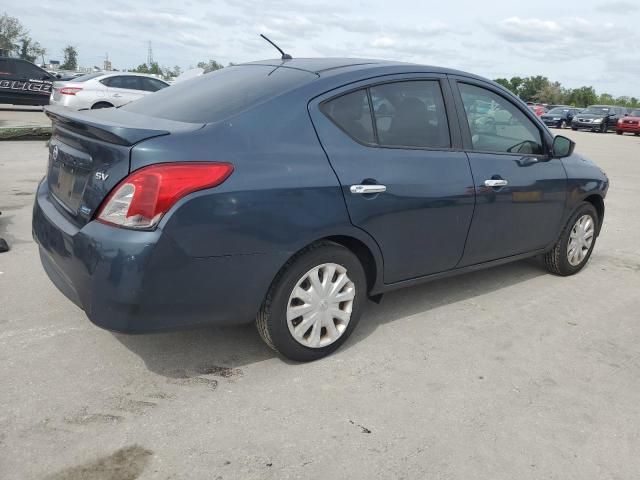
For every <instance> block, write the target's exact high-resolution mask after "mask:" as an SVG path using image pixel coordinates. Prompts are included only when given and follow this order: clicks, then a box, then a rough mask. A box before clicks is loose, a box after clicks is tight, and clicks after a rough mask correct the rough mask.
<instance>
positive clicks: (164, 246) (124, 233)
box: [33, 182, 279, 333]
mask: <svg viewBox="0 0 640 480" xmlns="http://www.w3.org/2000/svg"><path fill="white" fill-rule="evenodd" d="M33 236H34V239H35V240H36V242H37V243H38V245H39V248H40V257H41V260H42V265H43V267H44V269H45V271H46V273H47V275H48V276H49V278H50V279H51V281H52V282H53V283H54V284H55V285H56V287H58V289H59V290H60V291H61V292H62V293H63V294H64V295H65V296H66V297H67V298H69V299H70V300H71V301H73V302H74V303H75V304H76V305H78V306H79V307H80V308H82V309H83V310H84V311H85V313H86V315H87V316H88V317H89V319H90V320H91V321H92V322H93V323H94V324H96V325H98V326H100V327H102V328H106V329H108V330H114V331H118V332H125V333H143V332H152V331H161V330H168V329H179V328H186V327H193V326H200V325H212V324H216V325H221V324H226V325H228V324H238V323H248V322H251V321H253V319H254V318H255V315H256V313H257V311H258V309H259V307H260V304H261V302H262V301H263V299H264V296H265V295H266V292H267V289H268V288H269V285H270V283H271V281H272V280H273V277H274V275H275V272H277V269H278V268H279V267H278V261H279V259H275V258H273V257H271V256H269V255H266V254H265V255H262V254H255V255H230V256H221V257H205V258H202V257H190V256H188V255H186V254H185V253H184V251H183V250H182V249H180V248H179V247H178V246H177V244H176V243H175V242H174V241H173V240H172V239H171V237H170V236H169V235H167V234H165V233H163V231H162V230H160V229H157V230H155V231H151V232H141V231H132V230H126V229H120V228H115V227H111V226H107V225H103V224H101V223H99V222H95V221H94V222H89V223H88V224H86V225H85V226H84V227H82V228H78V227H77V226H76V225H74V224H73V223H71V222H70V221H69V220H68V219H67V218H66V216H65V215H64V214H63V213H61V212H60V211H59V210H58V208H57V207H56V206H55V205H54V204H53V203H52V201H51V200H50V198H49V192H48V187H47V185H46V182H42V183H41V184H40V186H39V187H38V192H37V195H36V201H35V205H34V209H33ZM274 269H275V271H274Z"/></svg>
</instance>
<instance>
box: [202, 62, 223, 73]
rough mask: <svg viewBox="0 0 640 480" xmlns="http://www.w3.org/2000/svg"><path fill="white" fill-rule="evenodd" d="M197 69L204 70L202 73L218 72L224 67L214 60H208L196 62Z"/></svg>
mask: <svg viewBox="0 0 640 480" xmlns="http://www.w3.org/2000/svg"><path fill="white" fill-rule="evenodd" d="M197 66H198V68H202V69H204V73H209V72H213V71H214V70H220V69H221V68H224V65H222V64H220V63H218V62H216V61H215V60H209V61H208V62H198V65H197Z"/></svg>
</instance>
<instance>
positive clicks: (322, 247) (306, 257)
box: [256, 241, 367, 362]
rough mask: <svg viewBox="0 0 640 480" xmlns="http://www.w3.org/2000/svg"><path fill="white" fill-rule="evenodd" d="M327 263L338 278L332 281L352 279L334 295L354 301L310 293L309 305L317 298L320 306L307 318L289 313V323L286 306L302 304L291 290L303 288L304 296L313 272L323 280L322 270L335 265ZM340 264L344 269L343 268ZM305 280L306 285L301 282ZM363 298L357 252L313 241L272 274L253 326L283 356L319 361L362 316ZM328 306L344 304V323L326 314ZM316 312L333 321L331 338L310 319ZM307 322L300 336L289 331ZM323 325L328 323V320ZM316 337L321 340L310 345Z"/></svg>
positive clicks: (310, 287)
mask: <svg viewBox="0 0 640 480" xmlns="http://www.w3.org/2000/svg"><path fill="white" fill-rule="evenodd" d="M331 265H334V266H335V267H337V269H336V270H335V274H334V275H333V277H332V279H336V280H335V282H336V283H334V284H335V285H338V283H340V282H341V281H344V278H341V276H342V275H343V274H344V275H345V276H346V278H347V279H348V280H349V281H350V283H346V284H345V285H344V286H342V287H340V288H339V290H338V295H339V296H340V297H342V296H345V295H346V297H345V298H348V296H349V295H352V297H353V298H352V300H347V301H342V302H340V303H336V300H332V299H331V297H326V296H325V297H323V298H326V300H317V298H318V297H316V296H315V295H314V294H313V293H311V294H309V295H310V297H309V298H312V299H313V300H310V302H309V304H308V305H313V304H316V302H319V303H317V305H318V306H317V307H315V308H312V310H311V312H310V313H309V314H308V315H309V317H307V318H305V317H304V316H302V315H301V316H299V317H297V318H292V319H291V322H290V321H289V320H288V319H287V312H288V309H289V308H295V307H301V306H304V305H306V303H305V302H303V301H302V300H300V297H294V291H300V290H299V289H303V290H305V295H306V294H307V293H306V291H307V287H308V291H311V292H313V291H315V290H314V287H313V285H311V284H310V282H308V280H307V279H308V278H310V277H311V276H313V275H314V273H312V272H319V273H318V275H317V276H316V277H315V278H316V279H318V280H320V281H321V282H322V284H323V285H324V283H325V278H327V277H325V278H320V275H325V274H326V275H329V273H325V272H327V271H328V272H331V268H333V267H332V266H331ZM339 269H342V270H343V271H342V272H341V271H340V270H339ZM332 279H330V280H332ZM303 280H304V281H303ZM332 281H333V280H332ZM301 282H302V283H301ZM305 283H306V285H307V287H305ZM323 295H324V294H323ZM366 299H367V278H366V275H365V272H364V269H363V267H362V264H361V263H360V261H359V260H358V257H356V256H355V255H354V254H353V253H352V252H351V251H350V250H348V249H347V248H345V247H343V246H342V245H339V244H337V243H334V242H328V241H322V242H317V243H315V244H313V245H311V246H309V247H307V248H305V249H304V250H302V251H300V252H299V253H297V254H296V255H295V256H294V257H293V258H291V259H290V260H289V261H288V262H287V263H286V265H285V266H284V267H282V269H281V270H280V272H279V273H278V275H276V278H275V279H274V281H273V283H272V285H271V287H270V289H269V292H268V293H267V296H266V298H265V300H264V303H263V304H262V307H261V308H260V311H259V313H258V316H257V318H256V326H257V328H258V332H259V333H260V336H261V337H262V339H263V340H264V341H265V343H266V344H267V345H269V346H270V347H271V348H273V349H274V350H276V351H277V352H279V353H280V354H281V355H283V356H284V357H287V358H289V359H291V360H294V361H297V362H308V361H312V360H317V359H319V358H322V357H325V356H327V355H329V354H330V353H332V352H333V351H335V350H336V349H338V348H339V347H340V345H342V344H343V343H344V342H345V341H346V340H347V338H348V337H349V335H350V334H351V332H352V331H353V329H354V328H355V327H356V325H357V324H358V321H359V320H360V316H361V314H362V310H363V308H364V305H365V302H366ZM327 302H328V305H327ZM331 305H336V306H337V307H334V309H333V311H334V312H336V313H337V311H336V310H335V308H341V309H342V308H344V309H345V310H341V311H342V314H343V315H344V316H346V315H347V314H348V313H349V312H348V310H350V315H349V318H348V319H347V321H346V323H345V322H343V321H340V320H339V319H338V317H331V318H330V319H329V318H328V316H326V315H327V313H326V312H328V311H331V310H327V308H330V307H331ZM305 315H307V314H305ZM314 315H315V316H316V317H317V316H318V315H324V316H323V317H322V318H321V321H323V322H327V321H331V324H332V325H334V328H333V332H334V334H335V335H336V338H335V339H331V335H330V334H329V332H328V329H327V328H326V327H325V326H320V324H319V323H316V322H314V321H313V320H312V318H313V316H314ZM343 320H344V319H343ZM305 321H306V322H310V323H308V325H309V327H308V328H307V329H306V333H305V332H303V331H302V330H299V332H301V333H299V334H298V335H300V336H301V338H300V339H296V337H294V335H293V333H292V331H291V330H292V329H294V330H295V327H296V326H300V325H303V322H305ZM295 322H298V323H295ZM325 325H327V326H328V324H326V323H325ZM303 326H304V325H303ZM316 332H317V336H314V335H313V334H314V333H316ZM307 334H308V338H305V337H304V336H306V335H307ZM316 340H317V342H319V343H318V344H316V345H313V346H311V344H312V343H313V342H314V341H316ZM303 342H304V343H303ZM323 343H324V345H323Z"/></svg>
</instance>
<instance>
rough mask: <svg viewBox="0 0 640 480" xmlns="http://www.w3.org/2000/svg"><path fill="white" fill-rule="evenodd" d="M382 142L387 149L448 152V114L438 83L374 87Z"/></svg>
mask: <svg viewBox="0 0 640 480" xmlns="http://www.w3.org/2000/svg"><path fill="white" fill-rule="evenodd" d="M371 101H372V103H373V108H374V112H375V119H376V127H377V129H378V141H379V143H380V145H383V146H393V147H403V146H406V147H427V148H448V147H450V146H451V140H450V138H449V126H448V125H447V114H446V111H445V107H444V100H443V98H442V91H441V90H440V84H439V83H438V81H434V80H420V81H407V82H397V83H387V84H383V85H378V86H376V87H371Z"/></svg>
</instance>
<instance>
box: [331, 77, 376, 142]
mask: <svg viewBox="0 0 640 480" xmlns="http://www.w3.org/2000/svg"><path fill="white" fill-rule="evenodd" d="M322 111H323V112H324V113H325V115H327V116H328V117H329V118H330V119H331V120H332V121H333V123H335V124H336V125H337V126H338V127H340V128H341V129H342V130H344V132H345V133H346V134H347V135H349V136H351V137H353V138H355V139H356V140H358V141H359V142H362V143H374V141H375V138H374V134H373V123H372V121H371V109H370V107H369V98H368V97H367V91H366V90H358V91H356V92H351V93H348V94H346V95H342V96H340V97H338V98H334V99H333V100H330V101H328V102H326V103H323V104H322Z"/></svg>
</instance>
